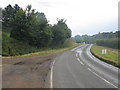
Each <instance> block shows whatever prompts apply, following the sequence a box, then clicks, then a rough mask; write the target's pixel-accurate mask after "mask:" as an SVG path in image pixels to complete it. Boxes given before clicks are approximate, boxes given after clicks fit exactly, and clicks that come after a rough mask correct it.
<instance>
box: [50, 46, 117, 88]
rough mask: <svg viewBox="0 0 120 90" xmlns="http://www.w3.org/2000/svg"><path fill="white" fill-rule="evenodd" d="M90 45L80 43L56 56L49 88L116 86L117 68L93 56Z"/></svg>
mask: <svg viewBox="0 0 120 90" xmlns="http://www.w3.org/2000/svg"><path fill="white" fill-rule="evenodd" d="M91 46H92V45H90V44H87V45H82V46H79V47H77V48H74V49H72V50H70V51H67V52H65V53H63V54H61V55H60V56H58V57H56V58H55V60H54V62H53V64H52V68H51V74H50V87H51V88H118V68H116V67H114V66H112V65H109V64H107V63H104V62H102V61H100V60H99V59H97V58H95V57H94V56H93V55H92V54H91V53H90V48H91Z"/></svg>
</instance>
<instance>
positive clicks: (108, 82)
mask: <svg viewBox="0 0 120 90" xmlns="http://www.w3.org/2000/svg"><path fill="white" fill-rule="evenodd" d="M88 70H89V71H90V72H92V73H93V74H95V75H96V76H97V77H99V78H101V79H102V80H104V81H105V82H107V83H108V84H110V85H112V86H113V87H115V88H118V87H117V86H115V85H113V84H112V83H110V82H109V81H107V80H106V79H104V78H103V77H101V76H100V75H98V74H96V73H95V72H94V71H92V70H91V69H90V68H88Z"/></svg>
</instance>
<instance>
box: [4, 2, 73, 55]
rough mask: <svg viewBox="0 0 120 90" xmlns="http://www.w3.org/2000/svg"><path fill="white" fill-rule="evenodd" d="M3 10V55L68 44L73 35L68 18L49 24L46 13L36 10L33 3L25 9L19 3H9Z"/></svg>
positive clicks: (20, 53)
mask: <svg viewBox="0 0 120 90" xmlns="http://www.w3.org/2000/svg"><path fill="white" fill-rule="evenodd" d="M2 11H3V21H4V24H3V27H5V28H4V30H3V31H4V32H3V39H2V41H3V55H5V56H7V55H11V56H12V55H22V54H25V53H30V52H34V51H38V50H39V49H40V48H50V47H64V46H67V44H66V43H65V41H66V40H67V39H68V38H70V37H71V30H70V29H69V28H68V26H67V24H66V23H65V22H66V20H64V19H59V20H58V23H57V24H55V25H54V26H52V25H50V24H48V20H47V18H46V16H45V14H44V13H39V12H36V11H35V9H32V6H31V5H28V6H27V8H26V9H25V10H23V9H22V8H20V7H19V6H18V5H17V4H15V6H14V7H12V6H11V5H8V6H7V7H6V8H5V9H3V10H2ZM9 29H10V30H9ZM8 31H9V32H8ZM6 32H7V33H8V34H7V33H6Z"/></svg>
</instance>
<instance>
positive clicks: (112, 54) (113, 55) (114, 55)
mask: <svg viewBox="0 0 120 90" xmlns="http://www.w3.org/2000/svg"><path fill="white" fill-rule="evenodd" d="M102 49H107V54H102ZM91 53H92V54H93V55H94V56H96V57H97V58H99V59H100V60H103V61H104V62H106V63H109V64H112V65H114V66H116V67H119V68H120V63H119V58H118V57H119V56H118V50H117V49H112V48H107V47H103V46H97V45H93V46H92V48H91Z"/></svg>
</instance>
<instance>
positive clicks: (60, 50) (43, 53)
mask: <svg viewBox="0 0 120 90" xmlns="http://www.w3.org/2000/svg"><path fill="white" fill-rule="evenodd" d="M79 45H81V44H77V43H73V44H72V45H70V46H68V47H64V48H58V49H46V50H43V51H40V52H35V53H29V54H25V55H18V56H8V57H2V58H16V57H31V56H47V55H52V54H58V53H63V52H65V51H68V50H70V49H72V48H75V47H77V46H79Z"/></svg>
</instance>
